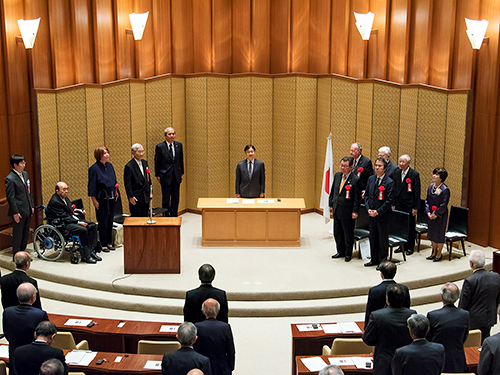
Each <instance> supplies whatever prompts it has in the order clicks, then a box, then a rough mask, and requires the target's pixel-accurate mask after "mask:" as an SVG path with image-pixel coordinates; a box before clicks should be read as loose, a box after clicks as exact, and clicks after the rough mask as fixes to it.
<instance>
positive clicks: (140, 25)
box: [128, 11, 149, 40]
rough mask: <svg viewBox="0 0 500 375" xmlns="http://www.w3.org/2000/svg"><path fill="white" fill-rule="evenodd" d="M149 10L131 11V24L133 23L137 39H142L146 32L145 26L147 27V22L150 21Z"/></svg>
mask: <svg viewBox="0 0 500 375" xmlns="http://www.w3.org/2000/svg"><path fill="white" fill-rule="evenodd" d="M148 15H149V11H148V12H146V13H138V14H136V13H130V14H129V15H128V16H129V18H130V24H131V25H132V31H133V33H134V39H135V40H141V39H142V34H144V28H145V27H146V22H148Z"/></svg>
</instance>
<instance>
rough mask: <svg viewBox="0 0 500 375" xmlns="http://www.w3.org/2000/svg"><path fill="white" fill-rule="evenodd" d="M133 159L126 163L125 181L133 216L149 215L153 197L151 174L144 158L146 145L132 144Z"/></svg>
mask: <svg viewBox="0 0 500 375" xmlns="http://www.w3.org/2000/svg"><path fill="white" fill-rule="evenodd" d="M132 156H133V157H132V160H130V161H129V162H128V163H127V164H126V165H125V170H124V172H123V181H124V183H125V191H126V192H127V198H128V207H129V209H130V215H131V216H137V217H145V216H148V207H149V200H150V197H151V195H150V194H151V175H150V173H149V167H148V162H147V161H146V160H144V159H143V156H144V147H142V145H141V144H140V143H134V144H133V145H132Z"/></svg>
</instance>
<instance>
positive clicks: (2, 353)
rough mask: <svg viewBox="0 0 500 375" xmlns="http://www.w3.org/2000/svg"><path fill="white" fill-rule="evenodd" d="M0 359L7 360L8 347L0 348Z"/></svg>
mask: <svg viewBox="0 0 500 375" xmlns="http://www.w3.org/2000/svg"><path fill="white" fill-rule="evenodd" d="M0 357H1V358H9V345H2V346H0Z"/></svg>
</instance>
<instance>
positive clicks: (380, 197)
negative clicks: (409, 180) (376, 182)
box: [378, 185, 385, 201]
mask: <svg viewBox="0 0 500 375" xmlns="http://www.w3.org/2000/svg"><path fill="white" fill-rule="evenodd" d="M384 190H385V187H384V186H383V185H380V186H379V187H378V200H379V201H382V200H384Z"/></svg>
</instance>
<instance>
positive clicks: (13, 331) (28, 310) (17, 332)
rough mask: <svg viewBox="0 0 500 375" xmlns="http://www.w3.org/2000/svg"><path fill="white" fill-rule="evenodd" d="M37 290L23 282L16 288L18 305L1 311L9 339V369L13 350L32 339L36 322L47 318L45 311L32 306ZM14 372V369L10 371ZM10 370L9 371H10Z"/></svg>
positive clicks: (11, 364)
mask: <svg viewBox="0 0 500 375" xmlns="http://www.w3.org/2000/svg"><path fill="white" fill-rule="evenodd" d="M36 292H37V290H36V289H35V287H34V286H33V284H31V283H23V284H21V285H19V287H18V288H17V298H18V299H19V305H18V306H11V307H8V308H6V309H5V310H4V312H3V331H4V333H5V337H6V338H7V340H8V341H9V358H12V359H13V360H12V361H11V362H10V368H11V370H13V369H15V368H16V367H15V358H14V352H15V351H16V349H17V348H19V347H20V346H23V345H27V344H29V343H30V342H32V341H33V332H35V329H36V326H37V325H38V323H40V322H43V321H44V320H49V317H48V315H47V313H46V312H45V311H43V310H41V309H37V308H36V307H33V306H32V305H33V303H34V302H35V300H36ZM12 372H14V371H12ZM12 372H11V373H12Z"/></svg>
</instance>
